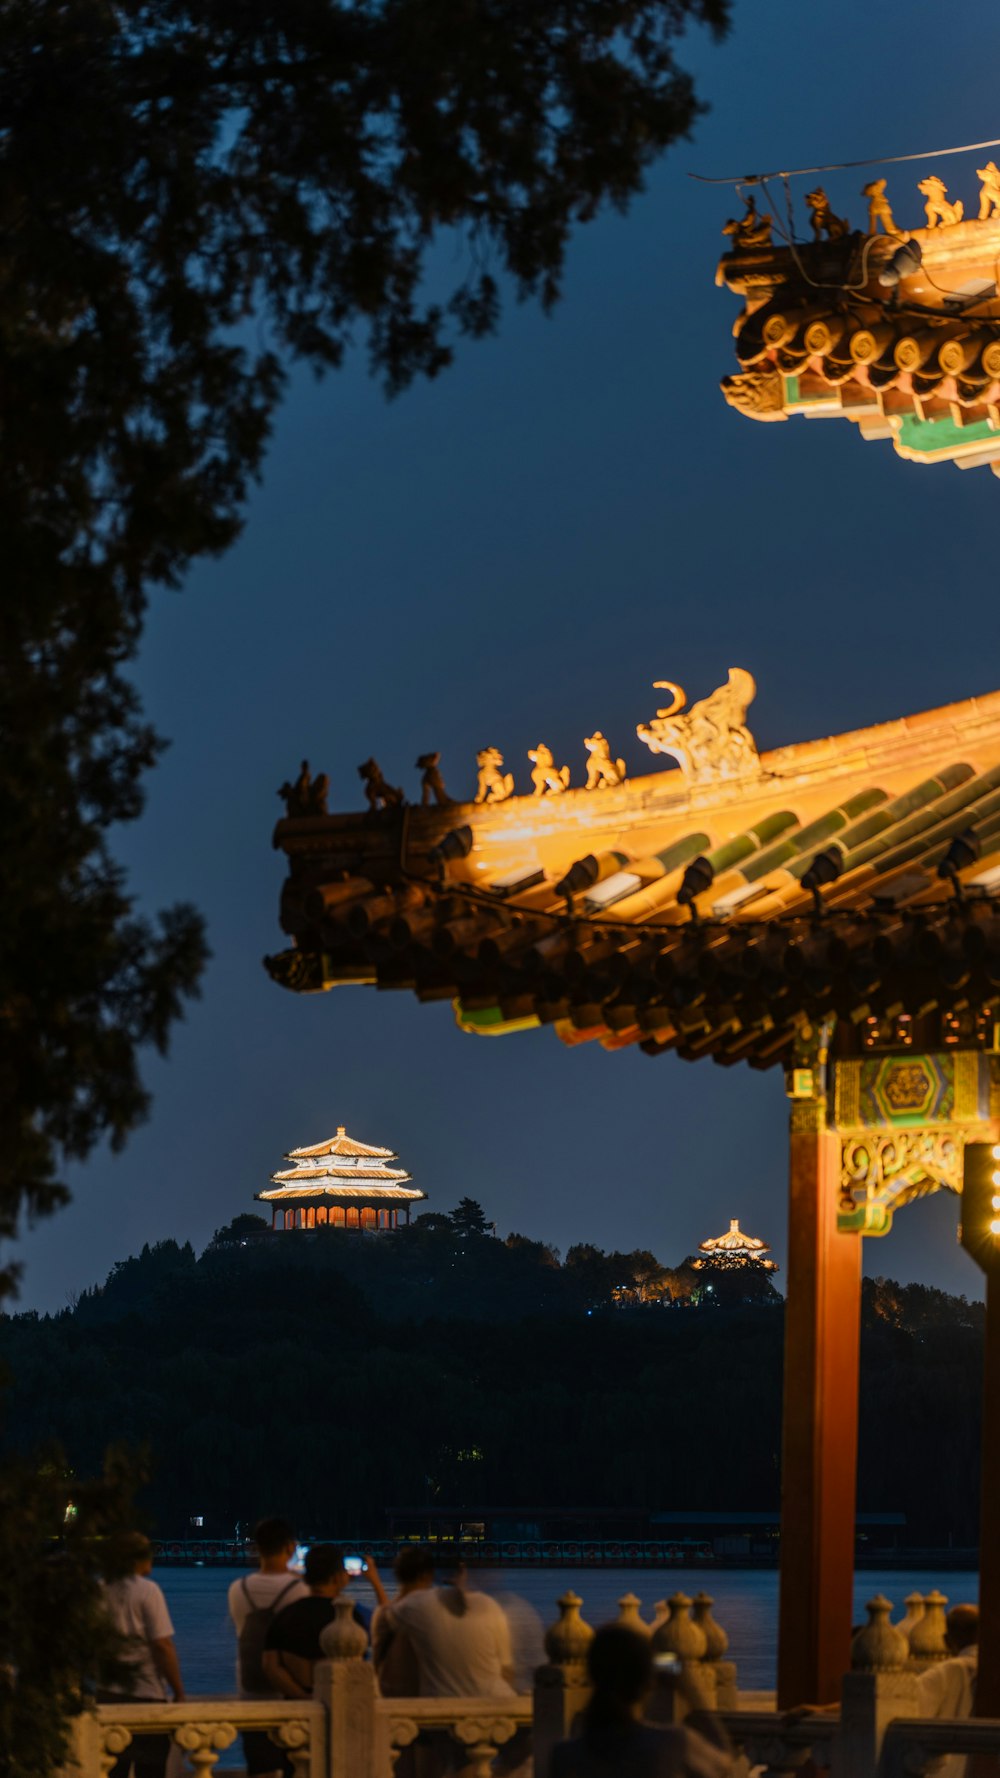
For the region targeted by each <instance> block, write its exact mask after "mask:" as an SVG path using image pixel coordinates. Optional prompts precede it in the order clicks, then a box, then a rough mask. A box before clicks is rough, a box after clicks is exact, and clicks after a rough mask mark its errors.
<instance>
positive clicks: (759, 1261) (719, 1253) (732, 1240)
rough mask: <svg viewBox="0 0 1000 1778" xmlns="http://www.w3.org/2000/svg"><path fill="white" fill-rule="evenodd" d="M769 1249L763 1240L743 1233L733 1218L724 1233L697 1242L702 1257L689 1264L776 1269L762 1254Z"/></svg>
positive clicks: (768, 1270)
mask: <svg viewBox="0 0 1000 1778" xmlns="http://www.w3.org/2000/svg"><path fill="white" fill-rule="evenodd" d="M770 1251H771V1249H770V1247H769V1245H768V1243H767V1242H766V1241H761V1240H759V1239H758V1238H757V1236H756V1235H745V1234H744V1233H743V1230H742V1229H741V1228H740V1225H739V1222H738V1220H737V1219H736V1218H735V1217H733V1218H731V1220H730V1223H729V1227H728V1229H727V1230H726V1233H725V1234H724V1235H713V1236H712V1237H711V1239H710V1240H708V1241H699V1243H698V1252H699V1253H700V1254H702V1255H703V1256H704V1257H703V1258H702V1259H694V1260H692V1261H691V1265H692V1267H693V1268H694V1270H695V1271H701V1270H703V1268H704V1267H706V1266H724V1267H726V1268H728V1269H732V1270H734V1271H735V1270H737V1269H739V1268H741V1267H744V1266H747V1267H751V1268H752V1269H753V1270H754V1271H757V1272H776V1271H777V1270H778V1267H777V1264H776V1263H775V1261H774V1260H773V1259H768V1258H767V1257H766V1255H767V1254H769V1253H770Z"/></svg>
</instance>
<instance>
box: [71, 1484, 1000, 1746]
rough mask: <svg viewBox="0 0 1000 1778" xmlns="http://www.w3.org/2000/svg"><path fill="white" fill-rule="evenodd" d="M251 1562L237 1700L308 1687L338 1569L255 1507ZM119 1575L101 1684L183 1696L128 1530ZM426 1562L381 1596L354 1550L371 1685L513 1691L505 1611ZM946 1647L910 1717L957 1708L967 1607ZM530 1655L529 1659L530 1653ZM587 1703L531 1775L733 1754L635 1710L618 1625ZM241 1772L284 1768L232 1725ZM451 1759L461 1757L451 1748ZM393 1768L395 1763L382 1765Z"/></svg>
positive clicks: (241, 1596) (154, 1589)
mask: <svg viewBox="0 0 1000 1778" xmlns="http://www.w3.org/2000/svg"><path fill="white" fill-rule="evenodd" d="M254 1535H255V1541H256V1545H257V1553H258V1567H257V1570H256V1572H254V1573H251V1574H246V1575H241V1576H240V1577H239V1578H238V1579H236V1580H234V1581H233V1582H232V1584H231V1586H230V1588H229V1600H228V1603H229V1615H230V1618H231V1620H232V1624H233V1629H234V1632H235V1639H236V1654H237V1681H238V1687H239V1695H240V1696H241V1697H242V1698H258V1699H260V1698H263V1699H273V1698H277V1697H280V1698H288V1699H295V1698H307V1697H309V1696H310V1695H311V1693H312V1690H313V1678H314V1670H315V1667H316V1663H317V1662H318V1661H321V1660H322V1659H324V1657H325V1656H326V1655H327V1654H328V1653H329V1652H331V1648H330V1639H331V1636H334V1635H335V1631H334V1625H335V1620H336V1616H337V1613H336V1600H337V1598H338V1596H339V1595H340V1594H341V1593H342V1592H343V1591H344V1589H345V1587H346V1586H348V1584H349V1583H350V1580H351V1578H352V1577H351V1576H350V1575H349V1574H348V1572H347V1570H346V1568H345V1565H344V1559H343V1556H342V1553H341V1551H340V1550H339V1549H338V1548H336V1547H335V1546H334V1545H332V1544H315V1545H313V1546H312V1547H311V1548H310V1549H308V1550H307V1551H306V1554H305V1559H304V1562H303V1564H302V1567H301V1570H299V1569H295V1570H293V1568H292V1567H291V1564H292V1562H293V1561H294V1558H295V1554H296V1550H297V1547H298V1546H297V1542H296V1538H295V1533H294V1531H293V1529H292V1527H291V1525H289V1524H288V1522H287V1521H286V1520H284V1519H276V1518H271V1519H262V1520H261V1521H260V1523H259V1524H258V1525H257V1527H256V1529H255V1533H254ZM130 1557H131V1561H132V1572H131V1573H130V1574H128V1575H127V1576H126V1577H125V1578H124V1579H120V1580H116V1581H113V1582H111V1583H110V1585H109V1586H108V1589H107V1602H108V1610H109V1614H110V1616H111V1618H112V1621H113V1623H114V1624H115V1626H116V1627H117V1628H118V1629H119V1630H120V1631H121V1633H122V1634H123V1635H124V1636H125V1637H126V1638H127V1639H128V1643H127V1652H126V1659H127V1661H128V1664H129V1665H130V1666H131V1668H132V1674H131V1680H132V1683H131V1684H130V1685H127V1686H126V1685H124V1684H123V1686H122V1687H121V1689H120V1690H118V1691H117V1692H104V1693H100V1694H98V1695H99V1698H101V1699H105V1700H108V1701H111V1700H113V1699H115V1698H117V1699H118V1700H119V1701H120V1700H121V1698H122V1697H123V1696H128V1697H129V1698H131V1699H157V1700H162V1699H166V1698H167V1697H168V1695H170V1696H172V1697H173V1698H175V1699H177V1700H183V1698H184V1684H183V1679H182V1676H181V1671H180V1664H179V1661H178V1658H177V1651H176V1646H175V1640H174V1630H173V1625H172V1623H171V1620H170V1614H169V1612H168V1610H167V1605H166V1601H165V1599H164V1597H163V1593H162V1591H161V1590H160V1588H159V1587H158V1586H157V1584H156V1582H155V1581H153V1580H152V1579H151V1578H150V1570H151V1567H152V1558H153V1552H152V1548H151V1546H150V1544H149V1542H148V1540H147V1539H145V1538H143V1537H139V1536H136V1537H135V1538H134V1539H133V1540H132V1543H131V1546H130ZM436 1567H437V1562H436V1558H435V1557H434V1555H433V1553H432V1552H431V1551H430V1550H428V1549H424V1548H418V1547H413V1548H407V1549H403V1550H401V1551H400V1553H399V1555H398V1556H397V1558H396V1563H395V1578H396V1590H395V1592H394V1594H393V1597H392V1598H391V1599H390V1598H389V1597H388V1595H387V1593H386V1590H385V1587H384V1586H383V1584H382V1580H381V1576H380V1575H379V1572H378V1569H377V1567H376V1564H375V1563H374V1561H373V1560H372V1559H371V1557H368V1558H367V1562H366V1569H365V1573H366V1578H367V1581H368V1583H369V1585H370V1587H371V1589H372V1592H373V1594H374V1599H375V1604H374V1608H373V1609H369V1608H367V1607H366V1606H364V1605H361V1604H360V1603H358V1604H355V1605H354V1606H353V1608H352V1615H353V1618H354V1620H355V1621H356V1622H357V1623H358V1624H359V1625H360V1627H361V1628H362V1629H363V1631H364V1633H365V1635H366V1636H367V1638H368V1641H369V1645H370V1656H371V1659H372V1661H373V1662H374V1666H375V1671H376V1675H377V1678H378V1683H379V1689H380V1691H381V1693H382V1695H383V1696H385V1697H400V1698H402V1697H475V1698H496V1699H501V1698H505V1697H512V1696H514V1695H515V1693H516V1691H517V1690H518V1681H519V1679H520V1681H521V1689H523V1688H524V1684H525V1682H526V1672H527V1671H530V1665H533V1664H534V1661H532V1662H530V1663H528V1665H527V1667H526V1669H525V1671H522V1673H521V1674H520V1675H519V1673H518V1666H517V1664H516V1656H515V1649H514V1647H513V1643H512V1637H511V1628H510V1623H509V1621H508V1615H507V1613H506V1612H505V1611H504V1609H503V1607H502V1606H501V1604H500V1603H499V1602H498V1601H497V1600H496V1599H494V1598H491V1597H490V1596H489V1595H488V1594H486V1593H481V1592H477V1591H474V1590H472V1589H470V1588H469V1587H468V1586H467V1585H466V1578H465V1574H464V1570H461V1569H459V1570H457V1571H456V1572H455V1573H454V1574H452V1575H450V1576H449V1577H448V1578H447V1580H446V1582H445V1584H443V1585H438V1584H436ZM948 1639H949V1647H950V1649H951V1658H950V1659H949V1660H948V1661H945V1662H941V1663H937V1664H935V1665H934V1666H933V1667H930V1668H928V1669H927V1670H926V1672H925V1673H924V1674H922V1675H921V1676H920V1706H921V1707H920V1711H919V1714H920V1715H922V1716H929V1717H934V1716H937V1717H945V1716H947V1717H958V1716H963V1715H969V1714H971V1709H972V1700H973V1696H974V1689H975V1674H976V1654H977V1649H976V1644H977V1641H978V1613H977V1610H976V1607H975V1606H973V1605H963V1606H958V1607H956V1608H954V1609H953V1610H952V1611H951V1612H950V1613H949V1617H948ZM538 1658H539V1659H540V1658H541V1656H540V1654H539V1657H538ZM588 1667H589V1676H590V1681H591V1694H590V1700H589V1702H588V1705H587V1707H586V1709H585V1710H584V1712H583V1714H582V1717H581V1721H580V1724H579V1733H578V1734H577V1735H576V1736H575V1737H574V1738H573V1739H572V1740H567V1741H565V1742H563V1743H561V1744H560V1745H559V1746H558V1747H556V1749H555V1750H554V1753H553V1757H552V1762H551V1770H550V1772H549V1773H548V1774H539V1778H724V1775H725V1774H726V1773H728V1772H730V1771H731V1769H732V1757H731V1752H730V1750H729V1748H728V1746H727V1745H726V1744H725V1740H724V1737H721V1736H720V1735H719V1734H718V1733H717V1731H716V1730H715V1729H714V1728H713V1726H712V1724H711V1723H709V1722H705V1721H698V1723H697V1726H692V1724H691V1723H688V1724H685V1725H684V1726H683V1727H661V1726H658V1725H654V1724H651V1723H647V1722H646V1721H645V1714H646V1707H647V1704H648V1702H649V1699H650V1696H651V1693H652V1691H653V1687H654V1680H655V1664H654V1654H653V1649H652V1644H651V1642H650V1638H649V1637H648V1636H645V1635H642V1634H641V1633H639V1632H637V1631H635V1630H632V1629H629V1628H628V1627H627V1626H625V1625H622V1624H607V1625H605V1626H604V1627H603V1628H602V1629H599V1630H598V1631H597V1633H596V1635H595V1636H594V1638H593V1641H592V1642H591V1644H590V1648H589V1652H588ZM169 1753H170V1738H169V1736H167V1735H143V1736H137V1737H136V1739H135V1741H134V1742H133V1744H132V1746H130V1747H129V1748H128V1749H127V1751H126V1752H125V1753H124V1754H123V1755H122V1756H121V1757H120V1758H119V1760H118V1761H117V1762H116V1764H115V1765H114V1766H112V1768H111V1772H110V1775H109V1778H129V1774H130V1772H131V1773H134V1778H165V1775H166V1772H167V1762H168V1758H169ZM243 1753H244V1759H245V1762H246V1770H247V1773H248V1778H264V1774H272V1773H273V1774H283V1775H288V1774H290V1770H291V1768H290V1766H289V1764H288V1762H287V1760H286V1759H285V1756H283V1755H282V1754H281V1752H280V1750H279V1749H278V1748H277V1747H276V1746H275V1743H274V1742H273V1741H272V1740H271V1739H270V1736H269V1735H268V1734H267V1732H266V1731H264V1730H258V1731H254V1730H247V1731H245V1732H244V1734H243ZM457 1754H458V1750H457V1749H452V1748H451V1746H450V1743H449V1741H448V1738H447V1737H443V1738H440V1739H439V1743H438V1745H437V1746H436V1747H431V1748H429V1749H427V1750H426V1754H425V1755H424V1756H423V1757H420V1756H418V1755H417V1754H416V1753H414V1751H413V1750H407V1756H406V1757H405V1758H404V1760H403V1761H402V1766H403V1770H404V1771H407V1770H409V1769H410V1768H411V1767H412V1770H413V1774H414V1778H432V1775H433V1778H437V1774H438V1773H442V1772H446V1771H448V1770H453V1769H455V1768H454V1758H455V1757H457ZM529 1754H530V1746H529V1745H528V1736H527V1731H520V1732H519V1733H518V1734H517V1735H516V1736H515V1737H514V1738H513V1740H512V1741H511V1742H510V1743H508V1745H507V1746H506V1747H505V1748H504V1749H503V1750H502V1752H501V1755H500V1758H499V1760H498V1764H497V1769H498V1770H500V1769H501V1768H502V1769H503V1771H504V1772H506V1773H508V1774H512V1773H514V1772H516V1771H517V1770H518V1769H519V1768H521V1769H526V1768H525V1762H526V1761H527V1760H528V1758H529ZM459 1763H461V1761H460V1760H459ZM964 1764H965V1762H964V1760H956V1761H954V1762H952V1761H948V1762H947V1778H963V1774H964ZM399 1770H400V1768H399V1767H398V1766H397V1773H398V1772H399Z"/></svg>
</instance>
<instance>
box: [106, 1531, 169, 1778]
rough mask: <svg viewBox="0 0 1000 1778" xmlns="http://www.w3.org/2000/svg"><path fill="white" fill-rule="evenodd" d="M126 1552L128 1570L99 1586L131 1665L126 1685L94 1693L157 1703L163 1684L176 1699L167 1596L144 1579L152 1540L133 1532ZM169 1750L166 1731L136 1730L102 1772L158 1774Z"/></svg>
mask: <svg viewBox="0 0 1000 1778" xmlns="http://www.w3.org/2000/svg"><path fill="white" fill-rule="evenodd" d="M125 1547H126V1555H127V1559H128V1561H129V1565H130V1568H131V1572H130V1573H129V1574H127V1575H125V1576H124V1578H123V1579H121V1580H113V1581H110V1582H109V1583H108V1586H107V1588H106V1589H105V1598H106V1603H107V1611H108V1616H109V1618H110V1619H111V1622H112V1623H113V1625H114V1627H115V1629H116V1630H118V1631H119V1633H120V1634H121V1635H122V1636H124V1637H125V1638H126V1639H127V1640H126V1646H125V1648H124V1649H123V1651H122V1657H121V1658H122V1660H123V1662H125V1663H126V1665H128V1666H129V1667H131V1669H132V1684H131V1686H129V1687H126V1686H125V1685H121V1686H108V1687H107V1688H106V1689H104V1690H101V1691H99V1692H98V1694H97V1701H98V1703H99V1704H101V1703H104V1704H120V1703H139V1702H141V1701H142V1700H143V1699H146V1698H149V1699H155V1700H156V1701H157V1703H162V1702H163V1701H165V1699H166V1697H167V1689H168V1687H169V1690H170V1692H171V1693H172V1694H173V1697H174V1699H175V1700H176V1702H177V1703H182V1702H183V1699H184V1682H183V1680H182V1679H181V1669H180V1663H179V1662H178V1659H177V1648H176V1645H175V1642H174V1626H173V1624H172V1623H171V1621H170V1613H169V1611H168V1610H167V1602H166V1600H165V1599H164V1597H163V1593H162V1591H161V1589H160V1588H159V1587H158V1586H157V1584H156V1582H155V1580H150V1578H149V1576H150V1571H151V1569H152V1566H153V1546H152V1544H151V1543H150V1541H149V1538H148V1537H143V1536H142V1534H141V1532H138V1531H136V1532H133V1533H131V1534H130V1536H129V1537H128V1539H127V1541H126V1546H125ZM169 1755H170V1736H169V1735H136V1737H135V1739H134V1740H133V1742H132V1744H131V1746H130V1747H128V1748H126V1750H125V1752H124V1753H123V1754H121V1755H119V1757H118V1759H116V1761H115V1763H114V1765H113V1766H112V1767H111V1770H110V1772H109V1774H108V1778H128V1775H129V1773H130V1772H131V1773H133V1774H134V1778H164V1774H165V1772H166V1769H167V1760H168V1758H169Z"/></svg>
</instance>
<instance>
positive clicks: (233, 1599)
mask: <svg viewBox="0 0 1000 1778" xmlns="http://www.w3.org/2000/svg"><path fill="white" fill-rule="evenodd" d="M244 1581H246V1586H245V1587H244V1585H243V1582H244ZM248 1593H249V1595H250V1596H249V1598H248V1597H247V1594H248ZM278 1598H280V1599H281V1605H280V1608H279V1609H280V1610H281V1611H284V1609H285V1606H286V1605H294V1604H295V1601H296V1599H308V1598H309V1588H308V1587H307V1586H306V1583H305V1581H304V1580H303V1579H302V1576H301V1575H300V1574H291V1573H290V1572H289V1570H288V1569H287V1568H286V1569H284V1571H283V1572H282V1573H281V1574H261V1572H260V1570H259V1569H258V1570H257V1571H256V1572H255V1573H254V1572H251V1573H249V1574H241V1575H240V1577H239V1579H238V1580H234V1581H233V1582H232V1583H231V1585H230V1588H229V1615H230V1617H231V1618H232V1620H233V1628H234V1629H235V1631H236V1641H237V1645H238V1644H239V1640H240V1634H241V1632H242V1629H243V1625H244V1624H245V1623H246V1621H247V1618H248V1617H249V1616H250V1613H251V1612H252V1611H267V1610H268V1608H269V1607H270V1606H273V1604H274V1602H275V1600H276V1599H278ZM236 1685H237V1688H238V1691H239V1695H240V1697H241V1698H249V1697H255V1696H256V1693H254V1692H248V1691H246V1690H245V1689H244V1687H243V1686H242V1685H241V1684H240V1661H239V1648H238V1647H237V1654H236Z"/></svg>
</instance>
